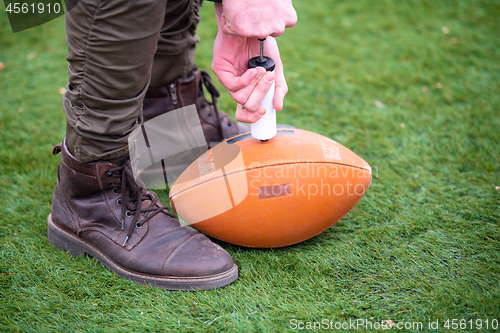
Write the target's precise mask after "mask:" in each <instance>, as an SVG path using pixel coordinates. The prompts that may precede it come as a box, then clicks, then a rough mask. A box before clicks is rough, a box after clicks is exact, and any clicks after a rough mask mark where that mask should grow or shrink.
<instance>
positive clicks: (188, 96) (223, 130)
mask: <svg viewBox="0 0 500 333" xmlns="http://www.w3.org/2000/svg"><path fill="white" fill-rule="evenodd" d="M204 88H206V90H207V91H208V93H209V94H210V95H211V96H212V102H209V101H208V100H207V99H206V98H205V95H204V92H203V91H204ZM219 95H220V94H219V91H218V90H217V88H216V87H215V85H214V84H213V82H212V79H211V78H210V75H209V74H208V73H207V72H206V71H199V70H197V67H196V66H195V67H194V69H193V71H192V72H191V75H189V76H188V77H187V78H184V79H178V80H176V81H175V82H174V83H172V84H170V85H169V86H163V87H159V88H149V89H148V91H147V93H146V97H145V99H144V103H143V110H142V114H143V116H144V122H146V121H148V120H150V119H153V118H154V117H157V116H159V115H161V114H164V113H165V112H168V111H172V110H175V109H178V108H180V107H183V106H188V105H193V104H195V105H196V110H197V111H198V115H199V117H200V122H201V127H202V128H203V133H204V134H205V140H206V141H207V143H210V142H220V141H222V140H224V139H227V138H230V137H233V136H235V135H238V134H241V133H245V132H249V131H250V126H249V125H246V124H242V123H237V122H235V121H233V120H232V119H231V118H230V117H229V116H228V115H227V114H225V113H224V112H221V111H219V110H218V109H217V97H219Z"/></svg>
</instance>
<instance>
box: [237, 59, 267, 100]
mask: <svg viewBox="0 0 500 333" xmlns="http://www.w3.org/2000/svg"><path fill="white" fill-rule="evenodd" d="M255 69H256V70H257V72H258V74H257V75H256V76H255V77H254V78H253V79H252V80H251V81H250V84H249V85H247V86H246V87H244V88H242V89H240V90H237V91H234V92H233V91H229V94H230V95H231V97H232V98H233V99H234V100H235V101H236V102H238V103H240V104H245V103H246V102H247V100H248V97H249V96H250V94H251V93H252V91H253V90H254V88H255V86H256V85H257V84H258V83H259V81H260V80H261V79H262V77H264V75H266V70H265V69H264V68H262V67H257V68H255Z"/></svg>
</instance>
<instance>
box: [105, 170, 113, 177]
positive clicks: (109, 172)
mask: <svg viewBox="0 0 500 333" xmlns="http://www.w3.org/2000/svg"><path fill="white" fill-rule="evenodd" d="M104 173H106V176H108V177H111V176H113V173H112V172H111V171H109V170H106V171H104Z"/></svg>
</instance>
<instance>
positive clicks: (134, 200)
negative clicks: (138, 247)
mask: <svg viewBox="0 0 500 333" xmlns="http://www.w3.org/2000/svg"><path fill="white" fill-rule="evenodd" d="M106 175H107V176H108V177H112V178H121V186H120V187H119V188H117V187H115V188H114V189H113V193H121V198H120V199H119V200H120V202H121V206H122V212H121V223H122V230H123V229H124V225H125V217H131V216H132V215H133V219H132V223H131V224H130V226H129V227H128V230H127V236H126V238H125V241H124V242H123V244H122V246H123V247H125V245H126V244H127V241H128V240H129V238H130V236H132V233H133V232H134V228H137V229H140V228H141V227H142V226H143V225H144V223H146V222H147V221H149V220H150V219H151V218H153V217H154V216H155V215H157V214H159V213H164V214H166V215H168V216H170V217H173V218H175V216H174V215H173V214H172V213H170V212H169V210H168V209H167V207H166V206H165V205H163V204H162V203H161V202H160V199H159V198H158V196H157V195H156V193H154V192H151V191H147V190H145V189H144V188H142V187H139V186H137V184H136V182H135V179H134V174H133V171H132V167H131V164H130V161H127V162H125V163H123V165H121V166H117V167H115V168H111V169H109V170H107V171H106ZM146 200H150V201H151V203H150V204H149V206H147V207H142V206H143V205H142V203H143V202H144V201H146ZM141 214H144V218H143V219H142V220H139V218H140V216H141Z"/></svg>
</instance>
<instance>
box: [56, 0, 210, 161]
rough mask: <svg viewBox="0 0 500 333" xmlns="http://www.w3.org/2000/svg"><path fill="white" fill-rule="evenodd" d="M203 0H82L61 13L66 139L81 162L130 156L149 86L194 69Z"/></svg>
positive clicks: (183, 75)
mask: <svg viewBox="0 0 500 333" xmlns="http://www.w3.org/2000/svg"><path fill="white" fill-rule="evenodd" d="M201 3H202V0H79V1H78V4H77V5H76V6H75V7H74V8H72V9H71V10H70V11H69V12H68V13H67V14H66V41H67V44H68V52H69V55H68V58H67V60H68V62H69V65H68V72H69V83H68V88H67V92H66V94H65V95H64V98H63V108H64V111H65V113H66V117H67V131H66V142H67V145H68V148H69V149H70V151H71V152H72V153H73V154H74V155H75V157H76V158H77V159H78V160H80V161H81V162H83V163H87V162H92V161H96V160H110V159H115V158H118V157H121V156H124V155H126V154H127V152H128V142H127V138H128V135H129V134H130V132H132V130H134V128H136V127H137V126H138V125H140V124H141V123H142V102H143V99H144V95H145V94H146V91H147V89H148V87H149V86H151V87H159V86H162V85H167V84H169V83H171V82H173V81H175V80H176V79H177V78H179V77H186V76H187V75H188V74H189V72H190V71H191V69H192V67H193V65H194V52H195V47H196V43H197V42H198V37H197V36H196V32H195V31H196V26H197V24H198V22H199V20H200V17H199V15H198V11H199V9H200V7H201Z"/></svg>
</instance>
